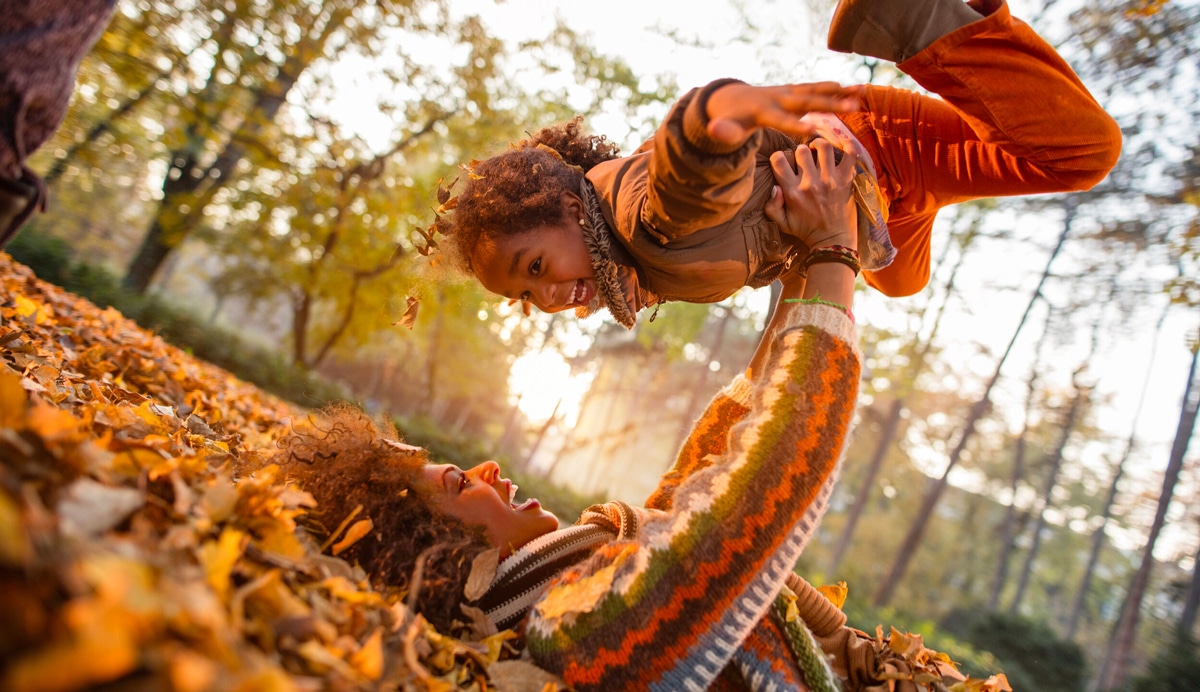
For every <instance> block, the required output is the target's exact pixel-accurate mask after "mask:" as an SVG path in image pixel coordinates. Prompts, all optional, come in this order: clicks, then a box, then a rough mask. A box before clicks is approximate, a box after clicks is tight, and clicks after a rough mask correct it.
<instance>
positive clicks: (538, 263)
mask: <svg viewBox="0 0 1200 692" xmlns="http://www.w3.org/2000/svg"><path fill="white" fill-rule="evenodd" d="M541 270H542V258H541V257H539V258H537V259H535V260H534V261H533V262H530V263H529V273H530V274H533V275H534V276H537V274H538V272H540V271H541Z"/></svg>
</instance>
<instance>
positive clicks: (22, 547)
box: [0, 491, 29, 567]
mask: <svg viewBox="0 0 1200 692" xmlns="http://www.w3.org/2000/svg"><path fill="white" fill-rule="evenodd" d="M28 557H29V539H28V537H27V536H26V534H25V523H24V522H23V521H22V520H21V509H20V508H19V507H18V506H17V503H16V502H14V501H13V500H12V498H10V497H9V496H8V493H5V492H3V491H0V563H3V564H5V565H8V566H9V567H21V566H22V565H24V564H25V560H26V559H27V558H28Z"/></svg>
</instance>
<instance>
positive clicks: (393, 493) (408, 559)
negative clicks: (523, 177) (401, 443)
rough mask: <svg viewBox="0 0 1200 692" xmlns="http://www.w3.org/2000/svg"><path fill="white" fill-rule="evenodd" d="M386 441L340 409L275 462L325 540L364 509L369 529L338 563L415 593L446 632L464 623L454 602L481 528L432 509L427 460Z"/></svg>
mask: <svg viewBox="0 0 1200 692" xmlns="http://www.w3.org/2000/svg"><path fill="white" fill-rule="evenodd" d="M388 432H389V433H392V434H391V435H390V437H392V438H393V439H394V437H395V435H394V433H393V431H388ZM388 437H389V436H385V435H384V434H383V433H381V431H380V430H379V429H378V428H377V427H376V426H375V424H374V423H373V422H372V421H371V420H370V419H369V418H368V417H367V416H366V415H365V414H363V413H362V412H361V411H358V410H357V409H354V408H351V407H349V406H344V407H337V408H333V409H330V410H329V411H327V412H326V414H325V415H324V416H322V417H321V418H320V419H316V420H314V421H313V423H312V425H311V426H305V427H304V428H302V429H298V430H297V431H295V432H294V433H293V434H292V435H290V436H289V437H288V438H286V439H284V440H283V441H282V442H281V443H280V446H281V448H282V449H281V451H280V452H279V453H278V454H277V455H276V458H275V459H273V461H274V462H275V463H277V464H279V466H280V467H281V468H282V469H283V470H284V472H285V474H286V475H287V477H288V478H289V479H290V480H293V481H295V482H296V483H297V484H298V485H299V486H300V487H301V489H303V490H306V491H308V492H309V493H310V494H312V496H313V497H314V498H315V499H316V501H317V507H316V508H315V509H314V510H313V511H312V512H311V513H310V515H309V517H308V521H307V522H306V524H307V525H308V526H309V529H310V530H311V531H313V532H314V533H315V534H317V535H318V536H321V535H322V534H324V536H325V537H328V535H329V534H330V532H332V531H334V530H336V529H337V528H338V526H339V525H341V523H342V522H343V521H344V520H345V519H346V518H347V517H349V516H350V515H351V514H352V513H353V512H354V510H355V508H357V507H358V506H360V505H361V506H362V510H361V511H359V513H358V514H357V516H356V517H355V519H361V518H370V519H371V521H372V522H373V523H374V528H373V529H372V530H371V532H370V533H369V534H368V535H366V536H363V537H362V538H361V539H359V540H358V542H356V543H354V544H353V545H352V546H351V547H349V548H348V549H346V550H345V551H344V552H342V553H341V554H340V555H339V557H342V558H345V559H346V560H348V561H349V562H351V563H354V562H358V563H359V564H360V565H362V567H363V569H365V570H366V571H367V572H368V574H370V575H371V578H372V579H373V580H374V581H375V582H377V583H379V584H382V585H386V586H389V587H398V588H401V589H406V590H407V589H412V588H414V587H415V588H417V589H418V591H417V598H416V610H417V612H420V613H421V614H422V615H424V616H425V619H426V620H428V621H429V622H430V623H432V624H433V625H434V626H435V627H437V628H438V631H440V632H447V633H449V632H450V631H451V626H452V623H453V621H454V620H455V619H458V620H464V619H465V618H464V616H463V615H462V613H461V611H460V609H459V604H462V603H465V602H466V598H465V597H464V595H463V589H464V587H465V586H466V583H467V578H468V576H469V575H470V570H471V564H472V560H473V559H474V558H475V556H477V555H478V554H479V553H481V552H483V551H485V550H488V549H490V548H491V545H490V544H489V543H488V542H487V539H486V538H485V537H484V532H483V529H482V528H470V527H468V526H466V525H465V524H464V523H463V522H461V521H459V520H458V519H455V518H453V517H450V516H447V515H445V514H443V513H442V512H440V511H438V510H437V508H436V507H435V506H434V504H433V501H432V495H431V493H432V490H433V489H432V488H431V487H429V485H428V484H427V483H426V482H425V481H424V478H423V477H422V475H421V468H422V467H423V466H425V465H426V464H427V463H428V462H429V458H428V455H426V454H424V453H406V452H405V451H403V450H401V449H398V448H396V447H393V446H392V445H390V444H388V443H387V441H386V440H387V438H388ZM419 561H423V562H424V564H423V567H422V569H421V577H420V583H419V584H416V583H414V580H413V576H414V574H415V573H416V568H417V563H418V562H419Z"/></svg>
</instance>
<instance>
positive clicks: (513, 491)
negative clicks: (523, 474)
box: [508, 483, 541, 512]
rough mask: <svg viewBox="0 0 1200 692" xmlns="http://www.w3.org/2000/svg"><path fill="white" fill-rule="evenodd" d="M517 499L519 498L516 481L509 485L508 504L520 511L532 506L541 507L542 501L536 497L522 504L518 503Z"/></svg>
mask: <svg viewBox="0 0 1200 692" xmlns="http://www.w3.org/2000/svg"><path fill="white" fill-rule="evenodd" d="M516 499H517V485H516V484H515V483H510V484H509V486H508V506H509V507H511V508H512V509H514V510H516V511H518V512H520V511H522V510H526V509H530V508H531V507H540V506H541V503H540V502H538V501H537V498H536V497H531V498H529V499H528V500H526V501H524V502H522V503H520V504H517V502H516Z"/></svg>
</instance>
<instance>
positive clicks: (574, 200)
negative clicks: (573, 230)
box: [562, 192, 583, 223]
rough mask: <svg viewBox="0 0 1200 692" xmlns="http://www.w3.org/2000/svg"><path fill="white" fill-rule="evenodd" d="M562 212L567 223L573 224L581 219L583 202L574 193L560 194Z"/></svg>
mask: <svg viewBox="0 0 1200 692" xmlns="http://www.w3.org/2000/svg"><path fill="white" fill-rule="evenodd" d="M562 210H563V217H564V218H565V219H566V220H567V221H570V222H571V223H575V222H576V221H578V220H579V219H582V218H583V200H582V199H580V198H579V195H577V194H575V193H574V192H564V193H562Z"/></svg>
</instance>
